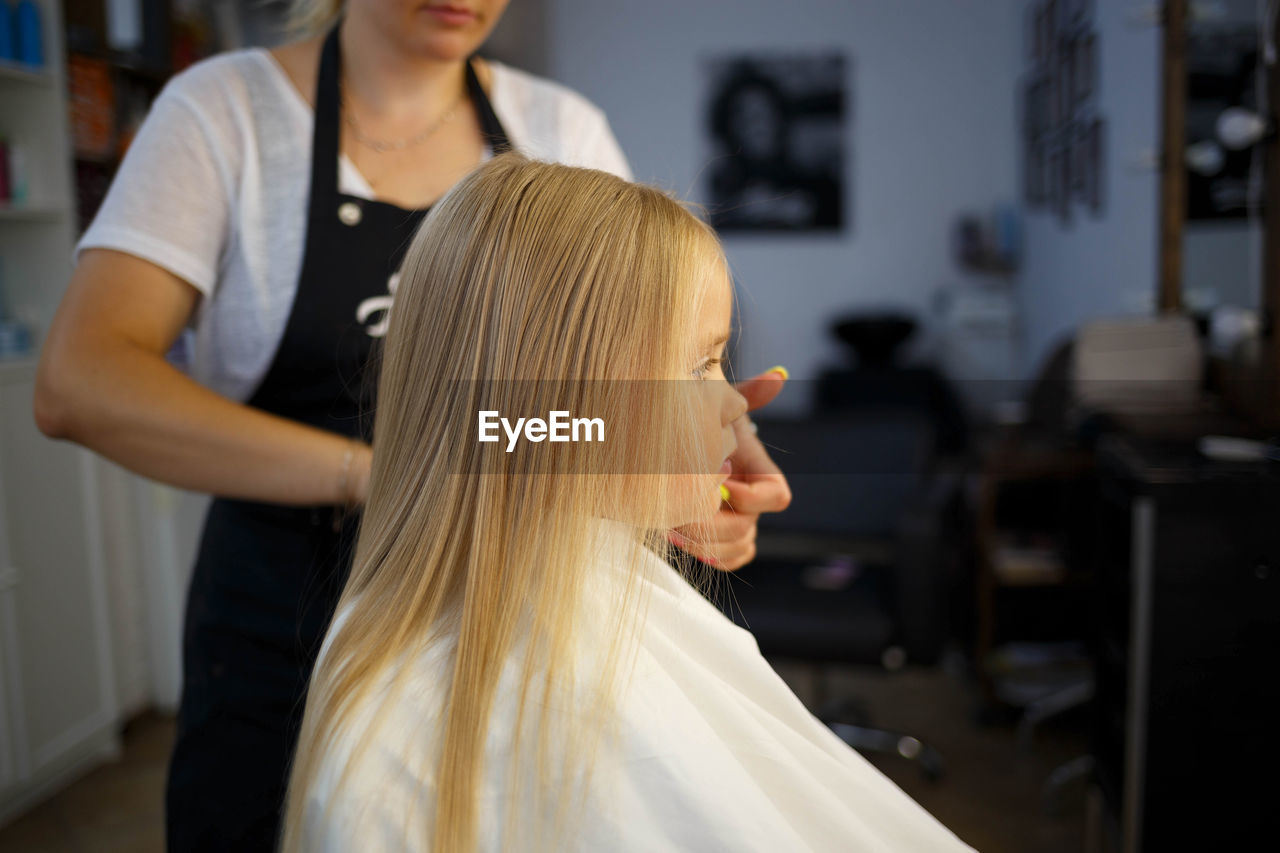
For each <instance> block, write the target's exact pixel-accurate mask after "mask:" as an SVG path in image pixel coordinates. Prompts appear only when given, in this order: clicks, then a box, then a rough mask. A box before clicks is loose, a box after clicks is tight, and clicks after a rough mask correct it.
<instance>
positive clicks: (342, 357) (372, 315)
mask: <svg viewBox="0 0 1280 853" xmlns="http://www.w3.org/2000/svg"><path fill="white" fill-rule="evenodd" d="M337 34H338V29H337V27H335V28H334V29H333V31H332V32H331V33H330V34H329V36H328V38H327V39H326V41H325V44H324V48H323V51H322V53H321V59H320V71H319V75H318V78H317V84H316V106H315V127H314V131H313V138H312V146H311V156H312V166H311V188H310V198H309V203H308V212H307V239H306V248H305V251H304V255H303V261H302V267H301V272H300V274H299V279H298V288H297V294H296V295H295V297H294V301H293V306H292V309H291V311H290V314H289V319H288V321H287V324H286V326H285V331H284V335H283V337H282V339H281V341H280V345H279V349H278V350H277V352H276V354H275V358H274V360H273V361H272V363H271V366H270V368H269V369H268V370H267V372H266V375H265V376H264V378H263V379H262V382H261V384H260V385H259V387H258V389H257V390H256V391H255V392H254V394H253V396H252V397H251V398H250V400H249V401H248V404H249V405H250V406H254V407H256V408H259V409H264V410H266V411H268V412H272V413H274V414H277V415H281V416H283V417H286V418H289V419H291V420H295V421H301V422H303V423H306V424H310V425H312V426H316V427H320V428H322V429H326V430H331V431H333V432H336V433H342V434H345V435H348V436H353V437H361V438H363V439H365V440H366V441H367V440H369V438H370V437H371V424H372V404H373V392H374V391H375V389H376V379H377V376H376V374H377V367H376V363H375V362H374V361H373V360H372V359H371V356H372V357H374V358H376V351H375V349H374V344H375V342H376V341H377V340H378V339H379V338H380V336H381V333H382V332H383V331H384V330H385V320H386V316H387V309H388V308H389V307H390V302H391V298H390V297H391V294H392V293H394V290H395V276H396V274H397V271H398V269H399V267H400V263H401V261H402V260H403V257H404V253H405V250H406V249H407V248H408V244H409V242H410V239H411V238H412V236H413V233H414V231H415V229H416V228H417V226H418V225H419V223H420V222H421V221H422V218H423V217H424V216H425V215H426V210H403V209H401V208H398V207H396V206H394V205H390V204H385V203H382V202H376V201H370V200H368V199H361V198H357V197H354V196H348V195H343V194H341V193H340V192H339V191H338V157H339V119H340V116H339V98H338V81H339V61H340V56H339V49H338V38H337ZM467 88H468V90H469V93H470V96H471V98H472V100H473V102H474V104H475V107H476V110H477V114H478V115H479V117H480V122H481V127H482V130H483V131H484V133H485V137H486V141H487V142H488V143H489V145H490V147H491V148H492V149H493V151H494V152H498V151H501V150H503V149H505V148H508V147H510V143H509V141H508V140H507V136H506V133H505V132H504V131H503V128H502V125H501V123H500V122H499V121H498V118H497V116H496V115H495V114H494V112H493V108H492V106H491V105H490V103H489V100H488V98H487V97H486V96H485V93H484V90H483V89H482V88H481V86H480V82H479V80H478V79H477V78H476V74H475V70H474V69H473V68H472V66H471V63H470V61H468V63H467ZM379 324H382V328H381V329H379V328H378V326H379ZM371 332H372V333H373V334H371ZM333 517H334V516H333V507H293V506H282V505H276V504H265V503H257V502H251V501H242V500H231V499H226V498H216V499H214V500H213V502H212V504H211V505H210V507H209V511H208V515H207V516H206V518H205V524H204V531H203V534H202V536H201V541H200V548H199V552H198V554H197V557H196V564H195V569H194V572H193V576H192V579H191V587H190V590H189V592H188V596H187V608H186V617H185V621H184V625H183V684H182V705H181V709H180V711H179V714H178V731H177V741H176V743H175V745H174V751H173V754H172V757H171V758H170V764H169V776H168V782H167V788H166V794H165V797H166V803H165V811H166V815H165V817H166V830H167V838H168V849H169V850H170V851H183V853H186V851H194V850H202V851H203V850H210V851H213V850H216V851H228V850H235V851H238V853H240V851H271V850H274V849H275V846H276V843H277V840H278V839H277V836H278V831H279V828H280V827H279V824H280V817H281V807H282V805H283V800H284V793H285V787H286V785H287V782H288V772H289V763H290V759H291V756H292V752H293V746H294V744H295V743H296V740H297V736H298V730H299V727H300V724H301V720H302V711H303V706H304V702H305V688H306V684H307V679H308V678H309V676H310V674H311V667H312V665H313V664H314V662H315V657H316V653H317V652H318V651H319V647H320V644H321V642H322V640H323V638H324V633H325V630H326V629H327V627H328V624H329V619H330V618H331V617H332V615H333V610H334V606H335V605H336V603H337V598H338V595H339V593H340V592H341V591H342V586H343V583H344V582H345V580H346V577H347V573H348V571H349V569H350V565H351V556H352V550H353V546H354V540H355V534H356V530H357V523H358V517H356V516H354V515H348V516H347V518H346V519H344V521H343V522H342V524H341V525H340V527H341V529H339V530H335V529H334V525H333V524H332V519H333Z"/></svg>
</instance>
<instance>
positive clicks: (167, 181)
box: [76, 77, 240, 297]
mask: <svg viewBox="0 0 1280 853" xmlns="http://www.w3.org/2000/svg"><path fill="white" fill-rule="evenodd" d="M233 138H234V136H233V134H232V132H231V131H230V128H228V127H225V126H219V125H218V123H217V122H216V121H215V119H214V113H213V112H212V111H211V110H210V109H209V108H208V107H200V106H197V104H196V101H195V100H193V99H192V98H191V97H190V96H189V95H188V94H186V93H185V92H183V91H182V86H181V77H178V78H174V80H172V81H170V83H169V85H168V86H167V87H166V88H165V90H164V91H162V92H161V94H160V96H159V97H158V98H157V99H156V101H155V103H154V104H153V105H152V108H151V111H150V113H149V114H148V115H147V118H146V120H145V121H144V122H143V123H142V126H141V127H140V128H139V130H138V133H137V135H136V136H135V138H134V140H133V143H132V145H130V146H129V150H128V152H127V153H126V154H125V158H124V162H123V163H122V164H121V166H120V170H119V171H118V172H117V173H116V176H115V179H114V180H113V181H112V183H111V187H110V189H109V190H108V191H107V197H106V199H104V201H103V203H102V207H101V208H100V209H99V210H98V214H97V216H95V217H94V219H93V222H92V224H91V225H90V226H89V228H88V230H87V231H86V232H85V233H84V236H83V237H82V238H81V239H80V242H79V244H78V245H77V246H76V255H77V257H78V256H79V254H80V252H82V251H84V250H85V249H91V248H105V249H116V250H118V251H122V252H127V253H129V254H131V255H136V256H137V257H140V258H142V259H143V260H147V261H150V262H151V263H154V264H156V265H157V266H160V267H163V268H164V269H166V270H168V271H169V272H171V273H173V274H174V275H176V276H178V277H179V278H181V279H183V280H184V281H187V282H189V283H190V284H191V285H193V286H194V287H195V288H196V289H197V290H199V291H200V292H201V293H202V294H203V295H204V296H206V297H208V296H211V295H212V293H213V290H214V286H215V283H216V281H217V278H218V268H219V263H220V259H221V256H222V252H223V250H224V248H225V246H226V244H227V240H228V237H229V234H230V232H231V199H232V191H233V187H234V185H235V184H234V178H233V168H232V161H233V160H236V159H238V158H239V156H240V154H239V152H237V151H236V150H235V143H234V141H233Z"/></svg>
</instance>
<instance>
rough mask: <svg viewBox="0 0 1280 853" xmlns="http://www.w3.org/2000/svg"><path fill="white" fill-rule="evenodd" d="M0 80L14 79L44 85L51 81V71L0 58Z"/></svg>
mask: <svg viewBox="0 0 1280 853" xmlns="http://www.w3.org/2000/svg"><path fill="white" fill-rule="evenodd" d="M0 80H16V81H18V82H21V83H34V84H36V85H39V86H46V85H48V84H50V83H52V82H53V72H51V71H49V69H48V68H44V67H38V66H34V65H25V64H23V63H21V62H14V61H12V60H8V59H0Z"/></svg>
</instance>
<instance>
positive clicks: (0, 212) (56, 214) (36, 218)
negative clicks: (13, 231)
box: [0, 202, 67, 222]
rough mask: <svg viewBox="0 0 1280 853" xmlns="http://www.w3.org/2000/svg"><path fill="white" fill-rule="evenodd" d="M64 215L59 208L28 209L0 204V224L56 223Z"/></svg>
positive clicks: (37, 206)
mask: <svg viewBox="0 0 1280 853" xmlns="http://www.w3.org/2000/svg"><path fill="white" fill-rule="evenodd" d="M66 215H67V212H66V211H65V210H63V209H62V208H60V207H52V206H49V205H35V206H31V207H28V206H26V205H21V204H4V203H2V202H0V222H58V221H60V220H62V218H63V217H65V216H66Z"/></svg>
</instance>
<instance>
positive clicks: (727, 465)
mask: <svg viewBox="0 0 1280 853" xmlns="http://www.w3.org/2000/svg"><path fill="white" fill-rule="evenodd" d="M716 473H718V474H721V475H723V476H725V477H728V476H729V475H730V474H732V473H733V463H732V462H730V461H729V460H728V459H726V460H724V461H723V462H721V463H720V470H719V471H718V472H716Z"/></svg>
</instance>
